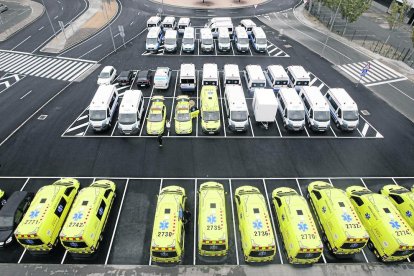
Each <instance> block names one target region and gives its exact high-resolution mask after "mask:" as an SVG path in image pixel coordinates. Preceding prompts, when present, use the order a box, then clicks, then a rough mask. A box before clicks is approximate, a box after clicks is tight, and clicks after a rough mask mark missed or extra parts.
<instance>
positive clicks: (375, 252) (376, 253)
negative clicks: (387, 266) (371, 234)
mask: <svg viewBox="0 0 414 276" xmlns="http://www.w3.org/2000/svg"><path fill="white" fill-rule="evenodd" d="M374 254H375V256H376V257H377V258H378V259H381V258H380V255H379V254H378V251H377V249H375V248H374Z"/></svg>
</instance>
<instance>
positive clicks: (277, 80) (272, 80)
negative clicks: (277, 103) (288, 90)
mask: <svg viewBox="0 0 414 276" xmlns="http://www.w3.org/2000/svg"><path fill="white" fill-rule="evenodd" d="M266 73H267V75H266V77H267V80H268V81H269V84H270V87H272V88H273V90H274V91H279V89H280V88H282V87H288V84H289V76H288V74H287V73H286V71H285V69H284V68H283V66H282V65H269V66H267V68H266Z"/></svg>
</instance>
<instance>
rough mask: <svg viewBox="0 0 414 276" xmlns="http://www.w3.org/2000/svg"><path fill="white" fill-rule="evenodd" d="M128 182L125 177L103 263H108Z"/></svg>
mask: <svg viewBox="0 0 414 276" xmlns="http://www.w3.org/2000/svg"><path fill="white" fill-rule="evenodd" d="M128 183H129V179H127V181H126V183H125V187H124V193H123V194H122V199H121V204H120V205H119V210H118V215H117V217H116V221H115V226H114V231H113V232H112V237H111V241H110V243H109V247H108V254H107V255H106V259H105V265H107V264H108V259H109V254H110V253H111V249H112V244H113V242H114V238H115V233H116V229H117V227H118V222H119V217H120V215H121V211H122V206H123V205H124V199H125V194H126V191H127V189H128Z"/></svg>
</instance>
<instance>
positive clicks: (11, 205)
mask: <svg viewBox="0 0 414 276" xmlns="http://www.w3.org/2000/svg"><path fill="white" fill-rule="evenodd" d="M28 194H29V193H28V192H26V191H16V192H14V193H13V194H12V195H11V196H10V197H9V198H8V199H7V203H6V205H4V207H3V208H2V209H1V210H0V216H7V215H14V212H15V211H16V209H17V207H18V206H19V204H20V202H22V200H23V199H24V198H25V197H26V196H27V195H28Z"/></svg>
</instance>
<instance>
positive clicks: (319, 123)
mask: <svg viewBox="0 0 414 276" xmlns="http://www.w3.org/2000/svg"><path fill="white" fill-rule="evenodd" d="M299 97H300V98H301V99H302V101H303V105H304V106H305V115H306V120H307V121H308V126H309V128H310V129H312V130H313V131H321V132H323V131H326V130H327V129H328V128H329V125H330V118H331V116H330V114H329V105H328V101H327V100H326V98H325V97H324V96H323V95H322V93H321V91H320V90H319V88H318V87H316V86H304V87H302V88H301V89H300V93H299Z"/></svg>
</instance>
